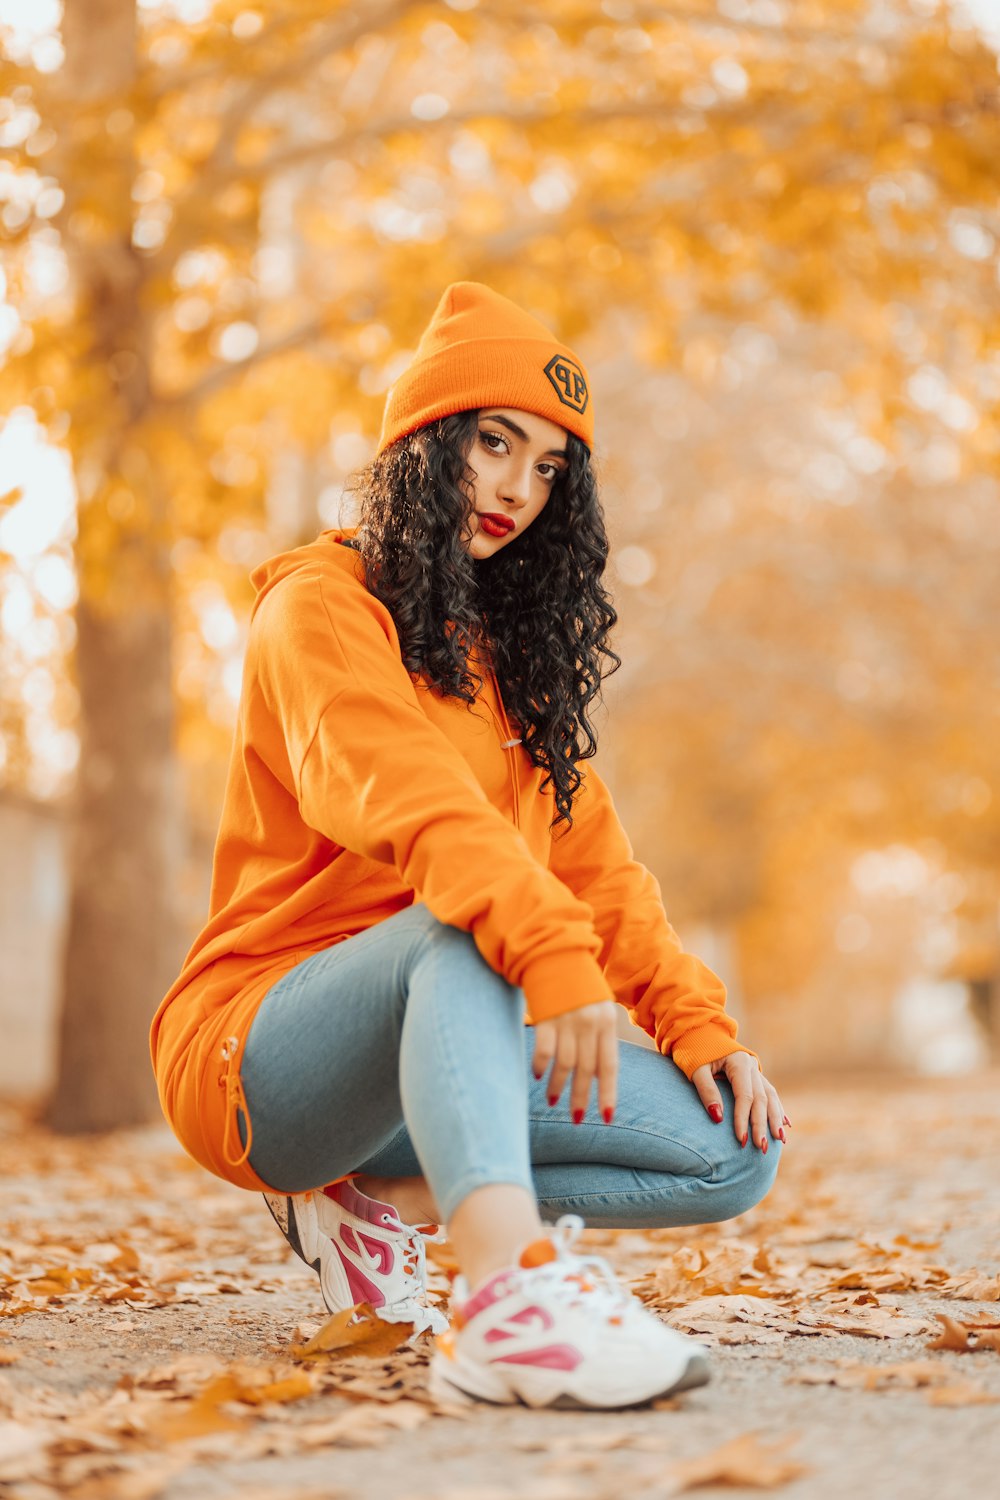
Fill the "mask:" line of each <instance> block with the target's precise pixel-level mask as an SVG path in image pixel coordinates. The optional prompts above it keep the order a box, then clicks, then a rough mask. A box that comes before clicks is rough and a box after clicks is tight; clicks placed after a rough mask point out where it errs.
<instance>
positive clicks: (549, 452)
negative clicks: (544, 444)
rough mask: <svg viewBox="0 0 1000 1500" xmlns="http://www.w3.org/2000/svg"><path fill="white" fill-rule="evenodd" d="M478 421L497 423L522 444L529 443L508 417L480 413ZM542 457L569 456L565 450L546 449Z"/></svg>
mask: <svg viewBox="0 0 1000 1500" xmlns="http://www.w3.org/2000/svg"><path fill="white" fill-rule="evenodd" d="M479 420H480V421H481V422H499V423H500V426H501V427H506V428H507V429H508V430H509V431H510V432H512V433H513V434H514V436H515V437H519V438H520V439H521V441H522V442H524V443H528V442H530V441H531V439H530V438H529V437H528V434H527V433H526V432H525V430H524V428H523V427H518V425H517V423H516V422H512V421H511V420H510V417H502V416H501V415H500V413H499V412H495V411H491V412H480V413H479ZM543 456H544V457H545V458H549V457H551V458H569V454H568V453H567V451H566V449H565V448H546V450H545V453H544V455H543Z"/></svg>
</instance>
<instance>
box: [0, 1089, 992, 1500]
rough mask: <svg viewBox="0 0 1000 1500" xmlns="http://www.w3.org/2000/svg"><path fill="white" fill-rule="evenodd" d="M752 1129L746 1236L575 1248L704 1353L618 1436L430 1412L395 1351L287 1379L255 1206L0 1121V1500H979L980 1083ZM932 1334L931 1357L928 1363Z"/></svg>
mask: <svg viewBox="0 0 1000 1500" xmlns="http://www.w3.org/2000/svg"><path fill="white" fill-rule="evenodd" d="M782 1100H783V1102H784V1104H785V1106H786V1109H787V1110H788V1113H789V1115H790V1117H791V1119H792V1120H793V1122H794V1129H793V1130H792V1132H791V1137H792V1139H791V1142H790V1145H789V1148H788V1149H787V1151H786V1153H785V1158H784V1162H783V1164H782V1170H781V1173H780V1175H779V1179H778V1181H777V1183H776V1185H775V1187H774V1189H773V1190H772V1192H771V1194H770V1195H769V1197H768V1198H767V1199H766V1201H765V1202H764V1203H763V1204H760V1205H758V1207H757V1208H756V1209H754V1210H753V1211H751V1212H750V1213H747V1214H744V1215H742V1216H741V1217H740V1218H738V1219H733V1220H730V1221H728V1222H727V1223H725V1224H722V1225H714V1226H707V1227H706V1226H699V1227H697V1228H693V1229H690V1230H665V1231H658V1232H655V1233H644V1234H634V1233H613V1234H608V1233H605V1234H593V1235H591V1236H589V1238H590V1239H591V1241H592V1243H593V1245H594V1247H595V1248H597V1249H599V1251H600V1253H601V1254H604V1255H607V1256H608V1258H609V1259H610V1260H611V1261H612V1262H613V1263H614V1264H615V1266H616V1267H617V1268H618V1269H619V1270H620V1271H621V1272H622V1273H623V1274H625V1275H627V1276H629V1277H630V1278H633V1279H634V1281H635V1284H636V1287H637V1289H638V1290H639V1291H640V1293H641V1294H642V1295H643V1296H644V1297H646V1298H647V1299H648V1300H650V1301H652V1302H653V1303H654V1305H656V1306H658V1307H659V1309H660V1311H661V1312H662V1314H663V1315H664V1316H665V1317H667V1319H668V1320H669V1321H670V1322H672V1323H674V1324H675V1325H676V1326H677V1327H680V1328H682V1329H685V1330H686V1331H696V1332H697V1333H698V1335H699V1337H700V1338H702V1339H703V1340H704V1341H705V1342H707V1343H709V1344H711V1345H712V1346H713V1350H714V1353H713V1370H714V1374H713V1379H712V1381H711V1382H710V1384H708V1385H707V1386H704V1387H701V1388H699V1389H698V1390H695V1391H691V1392H688V1393H687V1394H685V1395H683V1396H681V1397H679V1398H677V1399H676V1400H674V1401H672V1402H669V1403H665V1404H664V1405H663V1407H661V1408H660V1409H657V1410H642V1411H631V1412H627V1413H618V1414H579V1413H568V1412H566V1413H563V1412H557V1413H533V1412H528V1411H525V1410H523V1409H518V1410H495V1409H493V1408H487V1407H484V1408H476V1409H474V1410H473V1411H472V1412H449V1413H442V1412H439V1411H438V1410H436V1409H435V1408H434V1407H433V1406H432V1405H430V1404H429V1403H428V1402H427V1400H426V1398H425V1396H424V1392H423V1368H422V1356H421V1355H419V1354H417V1353H414V1352H412V1351H407V1350H404V1351H402V1352H399V1351H397V1352H395V1353H388V1354H382V1355H381V1356H378V1357H369V1356H366V1355H364V1354H358V1355H357V1356H355V1357H353V1358H351V1359H348V1360H336V1361H332V1362H331V1361H330V1360H317V1361H308V1360H306V1361H304V1360H301V1359H295V1358H294V1357H293V1354H292V1349H293V1346H294V1345H296V1344H301V1342H302V1341H303V1340H304V1339H305V1338H307V1337H308V1336H309V1334H310V1333H312V1332H313V1331H314V1330H315V1329H316V1328H318V1327H319V1325H320V1323H321V1322H322V1316H323V1309H322V1305H321V1303H320V1301H319V1297H318V1290H317V1288H316V1285H315V1282H314V1280H313V1278H312V1276H311V1273H309V1272H308V1271H307V1270H306V1269H305V1268H304V1267H302V1266H301V1265H300V1264H299V1263H298V1262H297V1261H296V1260H295V1259H294V1257H292V1256H291V1255H290V1253H289V1252H287V1251H286V1249H285V1246H284V1244H283V1242H282V1241H281V1239H280V1237H279V1236H278V1234H277V1232H276V1230H275V1229H274V1227H273V1225H272V1224H271V1222H270V1219H269V1218H268V1216H267V1214H266V1212H265V1211H264V1209H263V1205H262V1204H261V1203H260V1201H259V1199H257V1198H255V1197H253V1196H251V1195H249V1194H244V1193H241V1192H240V1191H238V1190H237V1189H229V1188H228V1187H227V1186H226V1185H225V1184H222V1183H219V1182H216V1181H215V1180H214V1179H212V1178H211V1177H209V1176H207V1175H206V1174H205V1173H203V1172H201V1171H200V1169H198V1168H196V1167H194V1166H192V1165H191V1164H189V1163H188V1162H187V1161H186V1160H185V1158H184V1157H182V1156H181V1155H180V1153H179V1152H178V1150H177V1148H176V1146H175V1144H174V1142H173V1140H172V1137H170V1136H169V1134H168V1133H167V1132H166V1131H165V1130H160V1129H157V1130H149V1131H142V1132H132V1133H128V1134H123V1135H120V1136H115V1137H109V1138H106V1139H102V1140H100V1141H97V1142H94V1141H91V1142H88V1143H82V1142H71V1141H63V1140H56V1139H54V1138H51V1137H49V1136H47V1135H45V1134H44V1133H43V1132H40V1131H37V1130H32V1129H26V1127H25V1125H24V1122H23V1120H22V1119H21V1118H20V1117H19V1116H18V1115H17V1114H16V1113H15V1112H13V1111H8V1112H6V1113H4V1112H2V1111H0V1181H2V1188H0V1493H2V1494H3V1495H4V1496H10V1497H11V1500H47V1497H49V1496H51V1495H53V1494H54V1493H59V1494H68V1495H72V1496H74V1497H76V1500H155V1497H162V1500H187V1497H190V1500H205V1497H208V1496H211V1497H213V1500H214V1497H219V1500H226V1497H229V1496H237V1495H239V1496H240V1497H241V1500H282V1497H286V1496H288V1497H292V1496H295V1497H297V1500H315V1497H319V1496H331V1497H333V1496H336V1497H342V1500H354V1497H357V1500H361V1497H364V1500H383V1497H384V1500H390V1497H391V1500H425V1497H426V1500H494V1497H495V1500H500V1497H501V1496H502V1497H504V1500H506V1497H508V1496H509V1495H510V1494H511V1493H512V1492H513V1493H519V1494H520V1495H521V1496H522V1497H524V1500H599V1497H612V1496H613V1497H618V1496H620V1495H626V1494H637V1495H639V1496H644V1495H648V1496H651V1497H655V1496H665V1495H670V1494H674V1493H677V1492H679V1491H681V1490H682V1489H686V1488H689V1487H691V1486H693V1485H694V1484H695V1483H696V1482H699V1481H700V1482H701V1483H703V1484H704V1483H705V1482H706V1480H710V1479H711V1476H712V1475H715V1482H709V1483H707V1485H706V1487H705V1488H704V1489H703V1490H702V1493H704V1494H706V1495H712V1494H715V1493H718V1494H720V1495H722V1494H725V1495H727V1496H730V1495H734V1494H739V1493H744V1492H745V1493H746V1494H747V1495H749V1494H751V1493H756V1492H757V1488H758V1487H757V1486H753V1485H752V1484H751V1483H749V1482H748V1481H750V1480H752V1479H753V1478H754V1477H756V1479H757V1481H758V1485H759V1482H760V1481H761V1480H765V1481H767V1482H768V1483H769V1484H770V1485H771V1486H773V1487H774V1488H775V1489H778V1490H780V1491H781V1493H782V1494H783V1495H784V1496H787V1497H788V1500H841V1497H843V1500H869V1497H882V1496H886V1497H895V1496H896V1495H905V1496H906V1497H907V1500H952V1497H959V1496H961V1497H965V1496H970V1497H971V1496H973V1495H975V1496H976V1497H977V1500H978V1497H986V1496H990V1495H993V1494H995V1493H997V1474H998V1471H1000V1410H998V1408H997V1404H996V1403H998V1402H1000V1172H998V1170H997V1163H998V1162H1000V1073H997V1072H992V1073H989V1074H980V1075H977V1076H976V1077H974V1078H963V1079H952V1080H936V1079H907V1080H893V1079H885V1078H881V1077H879V1078H873V1079H870V1080H866V1079H855V1080H852V1081H849V1082H845V1081H838V1082H833V1081H824V1080H821V1079H817V1080H812V1081H809V1082H800V1083H799V1084H798V1085H797V1086H794V1087H788V1086H783V1087H782ZM437 1284H438V1285H439V1286H440V1287H441V1288H442V1290H443V1288H444V1287H445V1286H446V1281H445V1278H444V1274H443V1271H441V1272H438V1274H437ZM942 1317H943V1318H947V1319H948V1320H950V1322H949V1324H947V1325H946V1323H945V1322H944V1321H942ZM959 1325H964V1327H961V1326H959ZM971 1325H976V1329H978V1332H977V1331H975V1330H974V1331H973V1332H972V1333H968V1332H967V1331H966V1330H967V1329H968V1328H969V1327H970V1326H971ZM988 1325H992V1327H990V1326H988ZM946 1327H950V1329H951V1335H950V1338H951V1342H952V1343H953V1344H954V1345H955V1346H956V1347H953V1348H947V1347H946V1348H930V1347H929V1345H931V1344H932V1343H934V1342H936V1341H937V1340H938V1339H939V1338H940V1336H941V1334H942V1332H943V1331H944V1330H945V1329H946ZM963 1343H965V1344H966V1345H967V1347H966V1348H965V1349H963V1348H962V1347H961V1345H962V1344H963ZM977 1346H978V1347H977ZM834 1382H838V1383H834ZM700 1460H704V1461H705V1462H704V1465H703V1466H702V1468H700V1469H697V1468H694V1467H691V1464H692V1462H693V1461H700ZM727 1476H728V1479H727Z"/></svg>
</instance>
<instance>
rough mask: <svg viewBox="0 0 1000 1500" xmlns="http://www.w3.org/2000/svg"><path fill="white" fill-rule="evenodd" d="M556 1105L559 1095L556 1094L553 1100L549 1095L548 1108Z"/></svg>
mask: <svg viewBox="0 0 1000 1500" xmlns="http://www.w3.org/2000/svg"><path fill="white" fill-rule="evenodd" d="M558 1103H559V1095H558V1094H556V1096H555V1098H554V1099H553V1097H552V1095H551V1094H550V1095H549V1106H550V1108H551V1106H552V1105H553V1104H558Z"/></svg>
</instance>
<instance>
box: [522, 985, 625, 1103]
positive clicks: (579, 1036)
mask: <svg viewBox="0 0 1000 1500" xmlns="http://www.w3.org/2000/svg"><path fill="white" fill-rule="evenodd" d="M616 1014H617V1006H616V1005H615V1002H614V1001H613V1000H597V1001H595V1002H594V1004H593V1005H583V1006H581V1007H580V1009H579V1010H569V1011H566V1012H565V1013H564V1014H563V1015H561V1016H555V1017H554V1018H553V1019H552V1020H551V1021H539V1022H538V1024H537V1025H536V1027H535V1052H534V1056H533V1058H532V1064H531V1066H532V1071H533V1072H534V1075H535V1077H536V1078H541V1077H542V1075H543V1074H544V1072H545V1070H546V1068H547V1067H548V1066H549V1064H550V1063H551V1064H552V1072H551V1074H550V1076H549V1088H548V1100H549V1103H550V1104H558V1102H559V1096H560V1095H561V1093H562V1091H563V1086H564V1085H565V1083H566V1079H567V1078H568V1077H569V1075H570V1073H572V1074H573V1087H572V1089H571V1090H570V1096H569V1107H570V1111H571V1113H572V1115H573V1124H574V1125H579V1123H580V1121H581V1120H582V1119H583V1117H584V1114H585V1113H586V1109H587V1100H588V1099H589V1097H590V1084H591V1080H592V1079H594V1078H596V1079H597V1103H598V1107H599V1109H600V1111H601V1114H602V1115H603V1116H604V1120H605V1123H606V1124H608V1125H610V1123H611V1116H612V1115H613V1114H614V1109H615V1104H616V1102H617V1098H618V1034H617V1031H616V1029H615V1016H616Z"/></svg>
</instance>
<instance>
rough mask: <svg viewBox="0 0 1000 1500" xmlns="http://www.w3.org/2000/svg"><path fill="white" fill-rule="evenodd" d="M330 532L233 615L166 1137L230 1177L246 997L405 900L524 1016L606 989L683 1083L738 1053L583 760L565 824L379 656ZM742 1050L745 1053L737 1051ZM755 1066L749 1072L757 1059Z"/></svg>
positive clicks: (515, 772) (461, 710) (371, 618)
mask: <svg viewBox="0 0 1000 1500" xmlns="http://www.w3.org/2000/svg"><path fill="white" fill-rule="evenodd" d="M356 530H357V528H348V529H331V530H328V531H324V532H322V533H321V534H320V535H319V536H318V537H317V539H316V540H315V541H314V542H311V543H310V544H309V545H307V546H304V547H299V548H297V549H295V550H294V551H291V552H285V553H281V554H280V555H279V556H277V557H274V558H271V559H270V560H269V561H268V562H265V563H262V564H261V565H260V566H259V567H258V568H256V569H255V570H254V572H253V573H252V574H251V582H252V583H253V584H254V585H255V587H256V589H257V597H256V599H255V601H254V605H253V610H252V614H251V621H250V631H249V639H248V642H247V652H246V661H245V665H244V675H243V690H242V695H241V700H240V706H239V713H238V720H237V725H236V733H235V739H234V743H233V750H232V757H231V761H230V766H229V777H228V782H227V786H226V794H225V801H224V804H223V809H222V817H221V822H220V826H219V832H218V837H217V840H216V846H215V859H214V864H213V870H212V887H211V897H210V908H209V917H208V921H207V923H206V925H205V927H204V928H203V930H202V931H201V933H200V934H199V935H198V937H197V938H196V940H195V942H194V945H193V946H192V948H191V950H190V952H189V953H188V955H187V958H186V959H185V961H184V965H183V968H182V970H181V973H180V974H179V976H178V978H177V979H176V981H175V982H174V984H173V985H172V986H171V988H170V990H169V992H168V993H167V995H166V996H165V997H164V999H163V1000H162V1002H161V1004H160V1006H159V1008H158V1010H157V1012H156V1016H155V1017H154V1020H153V1025H152V1032H151V1036H150V1047H151V1052H152V1058H153V1067H154V1070H155V1072H156V1078H157V1084H158V1087H159V1093H160V1101H161V1104H162V1106H163V1111H164V1113H165V1115H166V1117H167V1119H168V1120H169V1121H170V1124H171V1125H172V1127H173V1129H174V1131H175V1133H176V1135H177V1137H178V1139H179V1140H180V1142H181V1144H182V1145H183V1146H184V1147H185V1149H186V1150H187V1151H188V1152H189V1153H190V1154H191V1155H192V1156H193V1157H194V1158H195V1160H197V1161H199V1162H201V1163H202V1165H203V1166H205V1167H207V1168H208V1169H209V1171H211V1172H214V1173H216V1174H217V1175H218V1176H220V1177H223V1178H226V1179H228V1180H229V1181H230V1182H234V1183H236V1184H237V1185H239V1186H241V1187H247V1188H255V1189H263V1188H265V1187H271V1188H276V1189H280V1188H281V1187H282V1184H281V1183H271V1184H266V1183H264V1182H262V1181H261V1179H260V1178H259V1177H258V1176H257V1174H256V1173H255V1172H254V1171H253V1169H252V1167H251V1166H250V1164H249V1161H248V1160H247V1157H248V1154H249V1150H250V1148H251V1147H252V1143H253V1134H252V1131H253V1121H252V1120H251V1121H250V1134H249V1138H248V1141H247V1147H246V1149H244V1148H243V1147H242V1146H241V1143H240V1139H239V1132H238V1128H237V1122H236V1111H237V1108H238V1107H239V1108H243V1109H244V1112H245V1113H246V1105H245V1100H244V1098H243V1093H242V1089H241V1086H240V1081H239V1064H240V1059H241V1056H242V1049H243V1044H244V1041H245V1039H246V1036H247V1032H248V1031H249V1028H250V1025H251V1022H252V1021H253V1018H254V1015H255V1013H256V1010H257V1007H258V1005H259V1004H260V1002H261V1000H262V999H263V997H264V995H265V994H266V992H267V991H268V990H269V989H270V988H271V986H272V985H273V984H274V983H275V982H276V981H277V979H279V978H280V976H281V975H282V974H284V973H286V972H287V970H289V969H291V968H292V967H294V965H295V964H297V963H299V962H301V960H302V959H304V958H306V957H307V956H308V955H309V954H312V953H317V952H319V951H320V950H321V949H323V948H327V947H329V946H330V945H331V944H332V943H337V942H341V941H343V939H344V938H347V937H351V936H352V935H353V934H354V933H357V932H362V931H364V929H365V928H368V927H371V926H373V925H374V924H375V923H377V922H381V921H383V920H384V919H385V918H386V917H388V916H391V915H392V913H393V912H397V911H400V910H401V909H402V908H404V907H406V906H409V905H410V904H411V903H412V902H414V901H422V902H424V903H425V905H426V906H427V907H428V909H429V910H430V911H431V912H432V914H433V915H434V916H435V917H437V918H438V920H439V921H441V922H446V923H448V924H449V925H450V926H452V927H459V928H461V929H463V930H464V931H467V932H470V933H471V934H472V936H473V939H474V941H475V943H476V946H477V948H478V949H479V951H480V953H481V954H482V956H483V958H484V959H485V961H486V962H487V963H488V964H489V965H490V967H491V968H492V969H494V970H495V971H496V972H497V973H499V974H502V975H503V976H504V978H505V979H507V980H508V981H509V982H510V983H511V984H513V985H517V986H520V987H521V988H522V989H523V990H524V995H525V1000H526V1004H527V1010H528V1019H530V1020H531V1021H540V1020H543V1019H545V1018H546V1017H551V1016H557V1015H560V1014H562V1013H563V1012H564V1011H569V1010H573V1009H575V1008H577V1007H579V1006H582V1005H587V1004H589V1003H591V1002H593V1001H596V1000H602V999H607V998H608V997H609V996H611V997H614V998H615V999H617V1000H618V1001H619V1002H620V1003H621V1004H622V1005H624V1006H626V1007H627V1008H628V1010H629V1012H630V1014H631V1016H632V1019H633V1021H635V1023H636V1024H637V1025H639V1026H641V1027H643V1028H644V1029H645V1030H646V1031H647V1032H649V1034H650V1035H651V1036H653V1037H654V1038H655V1040H656V1043H657V1046H658V1047H659V1049H660V1051H661V1052H663V1053H666V1054H668V1055H670V1056H672V1057H673V1058H674V1060H675V1062H676V1063H677V1064H678V1066H679V1067H680V1068H681V1069H682V1070H683V1071H684V1073H685V1074H686V1075H687V1076H688V1077H689V1078H690V1076H691V1074H692V1073H693V1072H694V1070H695V1068H697V1067H698V1066H699V1065H700V1064H702V1063H705V1062H711V1061H713V1060H714V1059H715V1058H718V1057H723V1056H725V1055H726V1054H727V1053H730V1052H737V1051H744V1052H749V1050H750V1049H749V1048H746V1047H742V1046H740V1045H738V1044H737V1042H736V1023H735V1021H734V1020H733V1019H732V1018H731V1017H730V1016H728V1015H727V1014H726V1010H725V990H724V988H723V985H722V983H721V981H720V980H719V979H717V978H716V976H715V975H714V974H713V973H712V972H711V971H710V970H709V969H707V968H706V967H705V965H704V964H702V963H701V962H700V961H699V960H698V959H697V958H695V957H693V956H692V955H691V954H688V953H685V952H683V950H682V948H681V945H680V943H679V941H678V939H677V936H676V934H675V932H674V931H673V929H672V928H671V927H670V925H669V923H668V922H667V918H666V914H665V912H664V909H663V903H662V901H661V897H660V888H659V886H658V884H657V882H656V880H655V879H654V878H653V876H652V875H651V874H650V872H649V871H648V870H647V869H645V868H644V867H643V866H642V865H641V864H639V863H637V861H636V860H635V859H634V858H633V854H632V849H631V846H630V844H629V841H628V838H627V837H626V834H625V832H624V830H623V828H622V826H621V823H620V822H619V820H618V816H617V814H616V812H615V809H614V806H613V803H612V801H611V797H610V794H609V792H608V789H607V787H606V786H605V785H604V783H603V781H602V780H601V778H600V777H599V776H598V774H597V772H596V771H595V770H594V769H593V767H592V766H591V765H587V766H586V767H581V770H583V771H584V775H585V783H584V785H583V786H582V787H581V788H580V790H579V792H578V794H577V796H576V798H575V799H574V803H573V820H574V821H573V827H572V828H571V829H570V830H569V831H568V832H567V831H566V828H565V824H561V825H560V828H559V830H558V832H557V833H556V834H555V836H553V835H552V834H551V833H550V832H549V824H550V822H551V820H552V817H553V814H554V810H555V804H554V801H553V798H552V792H551V788H549V789H548V791H546V792H542V790H541V782H542V780H543V779H544V772H542V771H541V770H540V769H538V768H537V767H536V766H533V765H532V763H531V761H530V760H529V759H528V756H527V755H526V754H525V752H524V750H523V749H522V747H521V744H520V741H519V740H518V738H517V731H516V729H515V728H513V727H512V726H511V724H510V723H509V722H508V719H507V716H506V714H505V712H504V707H503V703H502V702H501V699H500V693H499V689H498V684H497V681H496V678H495V676H494V674H493V672H492V670H491V669H490V667H489V665H488V663H487V662H485V661H484V660H482V659H481V658H476V660H475V666H476V668H477V670H478V671H479V672H480V673H481V675H482V676H483V678H484V685H483V688H482V690H481V692H480V694H479V696H478V698H477V702H476V704H475V705H472V706H467V705H466V704H465V703H463V702H462V701H461V700H459V699H456V698H445V697H443V696H442V695H441V694H440V693H439V692H438V691H437V689H436V688H435V687H434V686H433V685H432V684H430V683H429V682H427V681H426V680H424V679H423V678H422V677H420V676H418V675H417V674H413V675H411V674H410V673H409V672H408V671H407V670H406V668H405V667H404V665H403V662H402V658H401V654H400V647H399V638H398V636H397V633H396V629H395V625H394V623H393V619H392V616H391V614H390V612H389V611H388V609H386V607H385V606H384V605H383V604H382V603H381V602H380V601H379V600H377V599H376V598H375V597H374V596H373V595H372V594H370V593H369V591H368V589H367V588H366V587H365V584H364V573H363V567H362V563H361V559H360V557H359V556H358V554H357V552H356V551H355V550H354V549H352V548H350V547H347V546H344V545H342V544H343V542H344V541H345V540H346V539H349V538H351V537H353V536H354V535H355V533H356ZM750 1055H751V1056H752V1057H754V1058H756V1053H751V1054H750ZM758 1066H759V1063H758Z"/></svg>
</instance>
